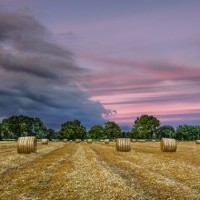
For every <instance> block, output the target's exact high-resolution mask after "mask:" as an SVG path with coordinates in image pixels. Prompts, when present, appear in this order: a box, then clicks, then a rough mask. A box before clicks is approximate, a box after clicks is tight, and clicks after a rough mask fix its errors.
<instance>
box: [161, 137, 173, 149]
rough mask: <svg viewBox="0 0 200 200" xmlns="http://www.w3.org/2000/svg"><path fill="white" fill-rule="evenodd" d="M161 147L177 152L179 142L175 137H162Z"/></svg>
mask: <svg viewBox="0 0 200 200" xmlns="http://www.w3.org/2000/svg"><path fill="white" fill-rule="evenodd" d="M160 148H161V151H162V152H176V149H177V142H176V140H175V139H170V138H162V139H161V141H160Z"/></svg>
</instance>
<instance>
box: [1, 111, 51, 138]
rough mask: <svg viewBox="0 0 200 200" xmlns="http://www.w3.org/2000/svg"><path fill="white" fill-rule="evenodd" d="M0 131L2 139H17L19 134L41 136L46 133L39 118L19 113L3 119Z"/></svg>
mask: <svg viewBox="0 0 200 200" xmlns="http://www.w3.org/2000/svg"><path fill="white" fill-rule="evenodd" d="M1 132H2V137H3V138H4V139H17V138H18V137H21V136H31V135H34V136H36V137H37V138H43V137H45V135H46V133H47V129H46V128H45V126H44V124H43V122H42V121H41V120H40V119H39V118H31V117H28V116H24V115H19V116H11V117H9V118H6V119H3V121H2V126H1Z"/></svg>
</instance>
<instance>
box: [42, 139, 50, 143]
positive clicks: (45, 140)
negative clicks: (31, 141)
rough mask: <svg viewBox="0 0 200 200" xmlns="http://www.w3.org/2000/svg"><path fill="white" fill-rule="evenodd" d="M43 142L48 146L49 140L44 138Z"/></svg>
mask: <svg viewBox="0 0 200 200" xmlns="http://www.w3.org/2000/svg"><path fill="white" fill-rule="evenodd" d="M41 142H42V144H48V142H49V140H48V139H46V138H44V139H42V140H41Z"/></svg>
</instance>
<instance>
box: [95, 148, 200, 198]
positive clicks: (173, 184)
mask: <svg viewBox="0 0 200 200" xmlns="http://www.w3.org/2000/svg"><path fill="white" fill-rule="evenodd" d="M92 148H93V150H94V151H95V152H96V153H97V155H99V158H100V159H101V160H103V161H105V162H106V163H107V164H108V165H110V166H111V168H113V170H115V171H118V172H119V173H121V174H122V175H123V176H126V174H129V176H126V178H127V179H129V180H136V181H138V185H139V187H143V188H144V190H145V191H146V192H147V194H149V195H150V196H152V197H154V198H156V199H180V200H181V199H200V187H199V185H200V181H199V177H198V175H199V173H200V168H199V166H195V167H194V166H191V164H188V165H187V164H186V163H183V162H180V161H179V160H178V161H176V160H173V159H171V162H170V161H169V159H161V158H160V156H158V157H157V156H156V155H149V154H145V153H141V152H140V153H138V152H135V151H134V150H132V151H131V152H117V151H116V150H115V148H114V146H113V145H110V146H108V145H107V146H106V145H94V146H93V147H92ZM108 152H109V153H108ZM159 154H160V153H159ZM167 154H169V153H167ZM167 154H165V156H166V158H167ZM159 158H160V159H159ZM152 197H151V198H152ZM151 198H149V199H151Z"/></svg>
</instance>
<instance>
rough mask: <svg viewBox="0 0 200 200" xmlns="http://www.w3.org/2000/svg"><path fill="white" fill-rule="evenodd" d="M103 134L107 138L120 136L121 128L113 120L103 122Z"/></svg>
mask: <svg viewBox="0 0 200 200" xmlns="http://www.w3.org/2000/svg"><path fill="white" fill-rule="evenodd" d="M104 134H105V137H106V138H109V139H112V138H117V137H120V136H121V128H120V127H119V125H118V124H116V123H115V122H111V121H108V122H106V123H105V128H104Z"/></svg>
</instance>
